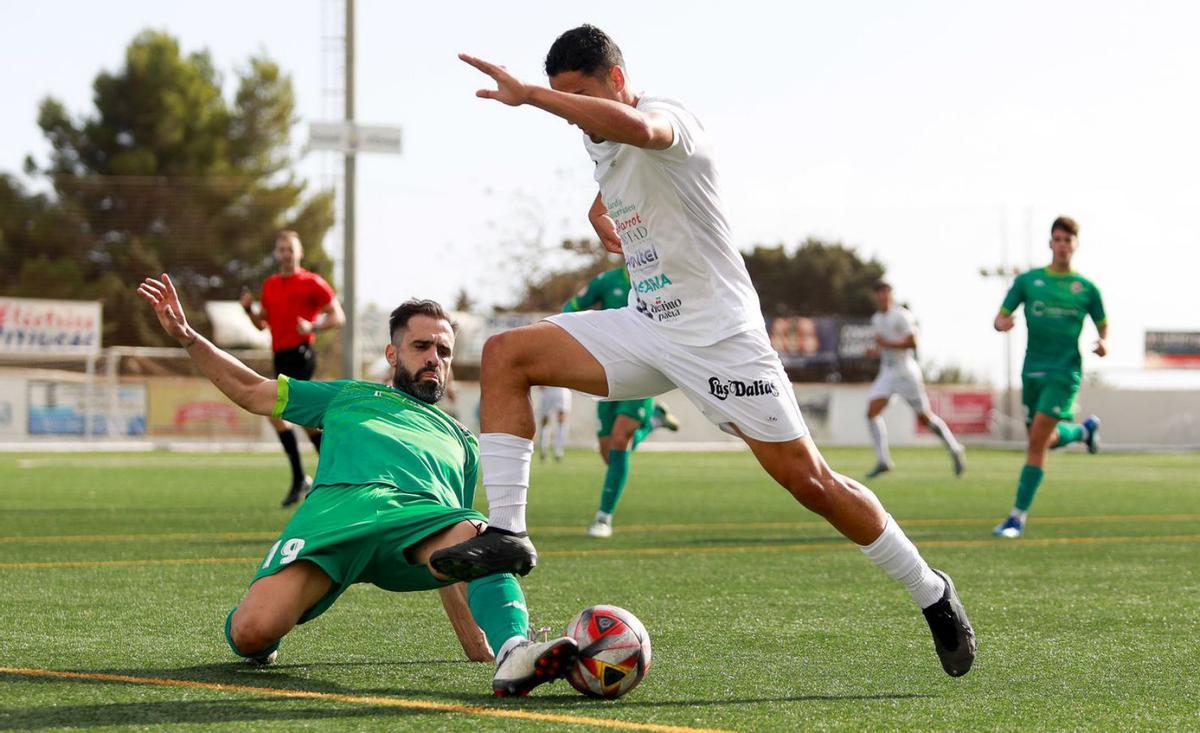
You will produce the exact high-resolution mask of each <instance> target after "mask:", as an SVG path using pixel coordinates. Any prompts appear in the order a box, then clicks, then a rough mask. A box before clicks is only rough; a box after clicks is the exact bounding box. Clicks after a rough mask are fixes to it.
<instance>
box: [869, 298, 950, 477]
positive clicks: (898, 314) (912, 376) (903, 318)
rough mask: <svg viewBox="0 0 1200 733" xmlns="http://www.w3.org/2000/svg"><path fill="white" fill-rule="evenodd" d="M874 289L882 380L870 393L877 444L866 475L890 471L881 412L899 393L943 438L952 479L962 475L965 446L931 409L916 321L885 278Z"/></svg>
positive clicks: (871, 422) (877, 380)
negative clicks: (872, 464)
mask: <svg viewBox="0 0 1200 733" xmlns="http://www.w3.org/2000/svg"><path fill="white" fill-rule="evenodd" d="M874 290H875V306H876V308H877V310H876V311H875V313H874V315H872V316H871V328H873V329H874V330H875V346H876V349H877V350H878V352H879V376H877V377H875V382H874V383H873V384H872V385H871V391H870V392H869V393H868V394H867V400H868V403H867V425H868V427H869V428H870V430H871V442H872V443H874V445H875V468H872V469H871V470H870V471H869V472H868V473H867V478H875V477H876V476H878V475H879V474H881V473H886V472H888V471H890V470H892V455H891V452H890V451H889V450H888V442H887V427H886V426H885V425H884V422H883V411H884V410H886V409H887V406H888V403H890V402H891V401H892V396H893V395H900V397H901V398H902V399H903V400H904V401H905V402H907V403H908V405H909V407H911V408H912V409H913V412H915V413H917V420H920V421H921V424H922V425H924V426H925V427H926V428H928V429H929V431H930V432H931V433H933V434H934V435H936V436H938V437H939V438H941V439H942V442H943V443H944V444H945V445H946V450H948V451H950V460H952V461H953V462H954V475H955V476H961V475H962V472H963V471H964V470H966V467H967V463H966V458H965V457H964V451H963V447H962V445H961V444H960V443H959V442H958V440H957V439H955V437H954V433H952V432H950V428H949V426H947V425H946V422H945V421H944V420H942V418H940V417H938V416H937V415H935V414H934V413H933V410H931V409H929V397H928V396H927V395H926V394H925V379H924V378H923V377H922V376H921V366H920V365H919V364H917V357H916V351H917V322H916V320H915V319H914V318H913V315H912V313H910V312H909V310H908V309H907V308H905V307H904V306H901V305H897V304H896V302H895V301H894V300H893V299H892V286H891V285H889V284H887V283H885V282H883V281H882V280H881V281H879V282H877V283H875V286H874Z"/></svg>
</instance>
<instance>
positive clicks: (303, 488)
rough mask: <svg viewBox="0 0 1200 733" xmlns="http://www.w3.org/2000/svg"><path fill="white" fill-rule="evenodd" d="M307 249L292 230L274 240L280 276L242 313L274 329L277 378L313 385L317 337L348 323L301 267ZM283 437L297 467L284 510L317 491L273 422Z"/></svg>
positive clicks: (286, 436) (285, 431) (286, 427)
mask: <svg viewBox="0 0 1200 733" xmlns="http://www.w3.org/2000/svg"><path fill="white" fill-rule="evenodd" d="M303 256H304V247H303V246H302V245H301V244H300V235H298V234H296V232H294V231H291V230H290V229H285V230H284V231H281V232H280V233H279V234H278V235H276V237H275V261H276V262H277V263H279V272H278V273H277V274H275V275H271V276H270V277H268V278H267V279H266V281H265V282H264V283H263V288H262V299H261V307H260V308H259V310H258V311H255V310H254V295H253V294H252V293H251V292H250V291H249V290H246V291H243V292H242V298H241V300H242V308H244V309H245V311H246V315H248V316H250V320H251V321H253V322H254V325H255V326H257V327H258V329H259V330H262V329H263V328H266V327H268V326H270V328H271V351H273V352H274V354H275V356H274V361H275V376H279V375H280V374H286V375H287V376H289V377H291V378H292V379H305V380H307V379H312V376H313V374H315V373H316V371H317V352H316V349H314V348H313V342H314V341H316V336H315V335H314V334H315V333H316V332H317V331H325V330H328V329H331V328H339V327H340V326H341V325H342V324H344V323H345V322H346V314H345V313H343V312H342V304H341V303H339V302H338V299H337V297H336V296H335V295H334V294H333V288H331V287H329V283H327V282H325V279H324V278H322V277H321V276H320V275H318V274H317V273H315V272H311V271H309V270H305V269H304V268H303V267H301V266H300V258H301V257H303ZM268 419H269V420H270V421H271V426H272V427H274V428H275V432H276V433H277V434H278V435H279V442H280V443H282V444H283V450H284V452H285V453H287V457H288V461H289V462H290V463H291V465H292V485H291V487H290V488H289V489H288V493H287V496H285V497H284V499H283V506H285V507H286V506H291V505H292V504H295V503H296V502H298V501H300V498H301V497H302V496H304V495H305V494H306V493H308V490H309V488H311V486H312V479H310V478H309V477H308V476H306V475H304V467H303V465H302V464H301V463H300V448H299V446H298V445H297V444H296V434H295V433H293V432H292V426H291V425H290V424H288V423H286V422H284V421H283V420H278V419H276V418H273V417H272V418H268ZM307 432H308V437H309V439H310V440H312V444H313V447H314V448H316V449H317V452H318V453H320V452H321V431H320V430H307Z"/></svg>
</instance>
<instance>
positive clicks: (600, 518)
mask: <svg viewBox="0 0 1200 733" xmlns="http://www.w3.org/2000/svg"><path fill="white" fill-rule="evenodd" d="M592 521H593V522H604V523H605V524H612V515H611V514H609V513H608V512H596V517H595V518H594V519H593V520H592Z"/></svg>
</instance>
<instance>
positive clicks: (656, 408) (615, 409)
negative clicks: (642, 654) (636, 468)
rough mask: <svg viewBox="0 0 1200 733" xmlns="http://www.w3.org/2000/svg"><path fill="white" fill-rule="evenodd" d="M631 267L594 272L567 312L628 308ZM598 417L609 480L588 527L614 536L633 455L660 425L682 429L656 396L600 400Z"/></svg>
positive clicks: (597, 223)
mask: <svg viewBox="0 0 1200 733" xmlns="http://www.w3.org/2000/svg"><path fill="white" fill-rule="evenodd" d="M592 226H593V227H595V228H596V231H597V233H601V232H603V231H605V229H604V223H603V219H599V218H598V219H595V220H593V221H592ZM629 288H630V284H629V270H627V269H625V268H624V267H617V268H615V269H612V270H609V271H607V272H602V273H600V274H599V275H597V276H596V277H594V278H592V279H591V280H590V281H589V282H588V284H587V285H585V286H584V288H583V290H581V291H579V294H578V295H576V296H575V297H574V298H571V299H570V300H568V301H567V303H566V305H564V306H563V313H575V312H578V311H583V310H588V309H589V308H592V307H594V306H599V307H600V309H601V310H604V309H607V308H624V307H626V306H628V305H629ZM596 419H597V421H598V422H599V424H600V427H599V429H598V430H597V431H596V438H597V439H598V440H599V443H600V446H599V447H600V457H601V458H603V459H604V464H605V465H606V466H608V468H607V469H606V470H605V472H604V484H603V486H602V487H601V490H600V508H599V509H598V510H597V511H596V516H595V517H594V518H593V519H592V524H591V526H590V527H588V536H589V537H594V538H596V539H606V538H608V537H612V532H613V529H612V525H613V515H615V514H616V513H617V504H618V503H620V501H621V494H623V493H625V484H627V483H628V482H629V469H630V464H629V459H630V458H632V457H633V452H634V451H635V450H637V447H638V445H639V444H641V442H642V441H643V440H645V439H646V438H647V437H648V436H649V435H650V433H651V432H652V431H653V430H654V429H655V428H658V427H665V428H666V429H667V430H671V431H675V430H678V429H679V421H678V420H676V419H675V418H674V417H673V416H671V415H670V414H669V413H668V412H667V409H666V408H665V407H663V406H662V405H660V404H658V403H657V402H656V401H655V399H654V398H653V397H647V398H646V399H643V400H613V401H609V400H602V401H600V402H597V403H596Z"/></svg>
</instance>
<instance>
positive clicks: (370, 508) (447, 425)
mask: <svg viewBox="0 0 1200 733" xmlns="http://www.w3.org/2000/svg"><path fill="white" fill-rule="evenodd" d="M138 295H140V296H141V297H142V298H143V299H145V300H146V301H147V302H149V303H150V304H151V305H152V306H154V312H155V315H157V316H158V321H159V323H160V324H161V325H162V327H163V329H164V330H166V332H167V333H168V334H170V335H171V336H173V337H175V338H176V339H178V340H179V343H180V344H181V345H182V346H183V348H184V349H186V350H187V353H188V356H190V357H191V359H192V361H193V363H195V364H196V366H197V367H198V368H199V369H200V371H201V372H203V374H204V376H206V377H208V378H209V380H211V381H212V383H213V384H214V385H216V386H217V387H218V388H219V389H220V390H221V391H222V392H224V393H225V395H226V396H227V397H229V399H231V400H233V402H235V403H236V404H237V405H238V406H240V407H241V408H242V409H244V410H247V411H248V412H253V413H256V414H258V415H270V416H272V417H274V418H284V419H287V420H289V421H291V422H294V423H297V424H299V425H305V426H308V427H312V428H324V430H325V443H324V447H325V454H324V455H325V458H324V459H323V460H322V461H321V463H320V465H319V466H318V467H317V476H316V481H315V483H314V484H313V490H312V493H311V494H310V495H309V497H308V499H307V500H305V502H304V504H303V505H301V507H300V508H299V509H298V510H296V513H295V514H293V515H292V518H291V520H290V521H289V522H288V524H287V526H286V527H285V528H284V530H283V533H282V534H281V535H280V537H279V541H278V542H276V543H275V544H273V545H271V548H270V549H269V550H267V554H266V557H265V558H264V559H263V562H262V564H261V565H259V566H258V569H257V571H256V572H255V574H254V579H253V580H252V581H251V584H250V589H249V590H248V591H246V595H245V597H244V598H243V599H242V602H241V603H239V604H238V606H237V608H235V609H233V610H232V611H230V612H229V616H228V617H226V619H225V638H226V640H227V641H228V642H229V646H230V648H231V649H233V651H234V653H235V654H237V655H239V656H241V657H243V658H244V659H246V661H247V662H249V663H251V664H255V665H264V664H271V663H273V662H274V661H275V659H276V656H277V653H278V652H277V650H278V648H279V642H280V640H282V639H283V637H284V635H286V634H287V633H288V632H290V631H291V630H292V629H293V628H294V627H295V626H296V625H297V624H302V623H306V622H308V621H311V620H313V619H314V618H316V617H318V616H320V615H321V614H323V613H325V611H327V610H328V609H329V607H330V606H332V605H333V603H334V601H336V600H337V599H338V597H339V596H341V594H342V593H344V592H345V591H346V590H347V589H348V588H349V587H350V586H351V585H353V584H354V583H371V584H372V585H375V586H377V587H379V588H382V589H384V590H389V591H398V592H404V591H418V590H433V589H438V591H439V593H440V594H441V598H442V604H443V606H444V608H445V610H446V614H447V615H448V616H449V617H450V621H451V624H452V625H453V626H454V631H455V633H456V635H457V636H458V640H459V643H461V644H462V647H463V650H464V651H465V652H466V654H467V657H468V658H469V659H471V660H473V661H477V662H483V661H491V660H492V658H493V650H495V655H494V657H495V659H496V663H497V664H496V674H495V676H494V677H493V678H492V689H493V691H494V692H495V693H496V694H497V695H526V694H528V693H529V691H530V690H532V689H533V688H534V687H537V686H538V685H540V684H542V683H543V682H549V681H551V680H554V679H556V678H558V677H561V676H562V675H563V674H565V673H566V668H567V666H568V665H569V663H570V662H571V661H572V660H573V659H574V656H575V654H576V653H577V646H576V643H575V640H574V639H571V638H567V637H562V638H558V639H552V640H550V641H546V642H540V643H539V642H533V641H530V640H529V639H528V638H527V636H526V634H527V629H528V627H529V612H528V611H527V610H526V607H525V595H524V593H523V592H522V591H521V586H520V585H519V584H518V583H517V579H516V578H515V577H513V576H512V575H511V574H497V575H489V576H488V577H486V578H481V579H479V580H474V581H471V583H470V584H468V585H464V584H462V583H455V582H454V580H453V579H451V578H447V577H446V576H445V575H442V574H441V573H439V572H438V571H437V570H435V569H433V568H431V567H430V566H429V565H428V560H429V556H430V554H431V553H433V552H434V551H435V550H437V549H439V548H443V547H448V546H452V545H454V544H456V543H459V542H462V541H463V540H465V539H467V538H468V537H474V536H475V535H476V534H478V532H479V531H480V530H481V529H482V527H483V516H482V515H480V514H479V513H478V512H476V511H475V510H473V509H472V508H471V504H472V502H473V500H474V497H475V479H476V475H477V473H478V466H479V444H478V443H477V442H476V440H475V436H473V435H472V434H471V433H470V432H469V431H467V429H466V428H464V427H463V426H461V425H459V424H458V423H457V422H456V421H454V420H452V419H451V418H450V417H449V416H448V415H446V413H444V412H442V411H441V410H439V409H438V408H437V407H436V406H435V405H436V403H437V402H438V400H440V399H441V398H442V395H443V394H444V392H445V389H446V384H447V380H448V378H449V374H450V363H451V360H452V359H453V358H454V330H453V325H452V324H451V323H450V319H449V316H448V315H447V314H446V312H445V311H444V310H442V307H441V306H440V305H438V304H437V303H435V302H433V301H432V300H409V301H407V302H405V303H403V304H402V305H401V306H400V307H399V308H397V309H396V310H394V311H392V315H391V319H390V322H389V333H390V335H391V338H390V342H389V343H388V346H387V350H386V355H387V359H388V363H389V364H390V365H391V366H392V367H393V369H394V370H395V373H394V375H393V378H392V386H386V385H382V384H378V383H376V382H368V381H353V380H346V381H338V382H308V381H303V380H299V379H292V378H290V377H288V376H287V375H280V376H279V377H278V378H277V379H266V378H264V377H262V376H259V375H258V374H257V373H255V372H254V371H253V370H252V369H250V368H249V367H247V366H246V365H245V364H242V363H241V362H240V361H238V360H237V359H235V358H233V357H232V356H231V355H229V354H227V353H225V352H224V351H221V350H220V349H218V348H217V347H216V346H213V344H212V343H211V342H210V341H208V339H205V338H204V337H202V336H201V335H200V334H198V333H196V331H194V330H193V329H192V327H191V326H189V325H188V322H187V318H186V317H185V316H184V313H183V307H182V306H181V305H180V303H179V297H178V295H176V293H175V286H174V285H172V283H171V278H169V277H167V276H166V275H163V276H162V279H161V280H155V279H153V278H146V280H145V281H144V282H143V283H142V284H141V286H140V287H139V288H138ZM481 627H482V629H481Z"/></svg>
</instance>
